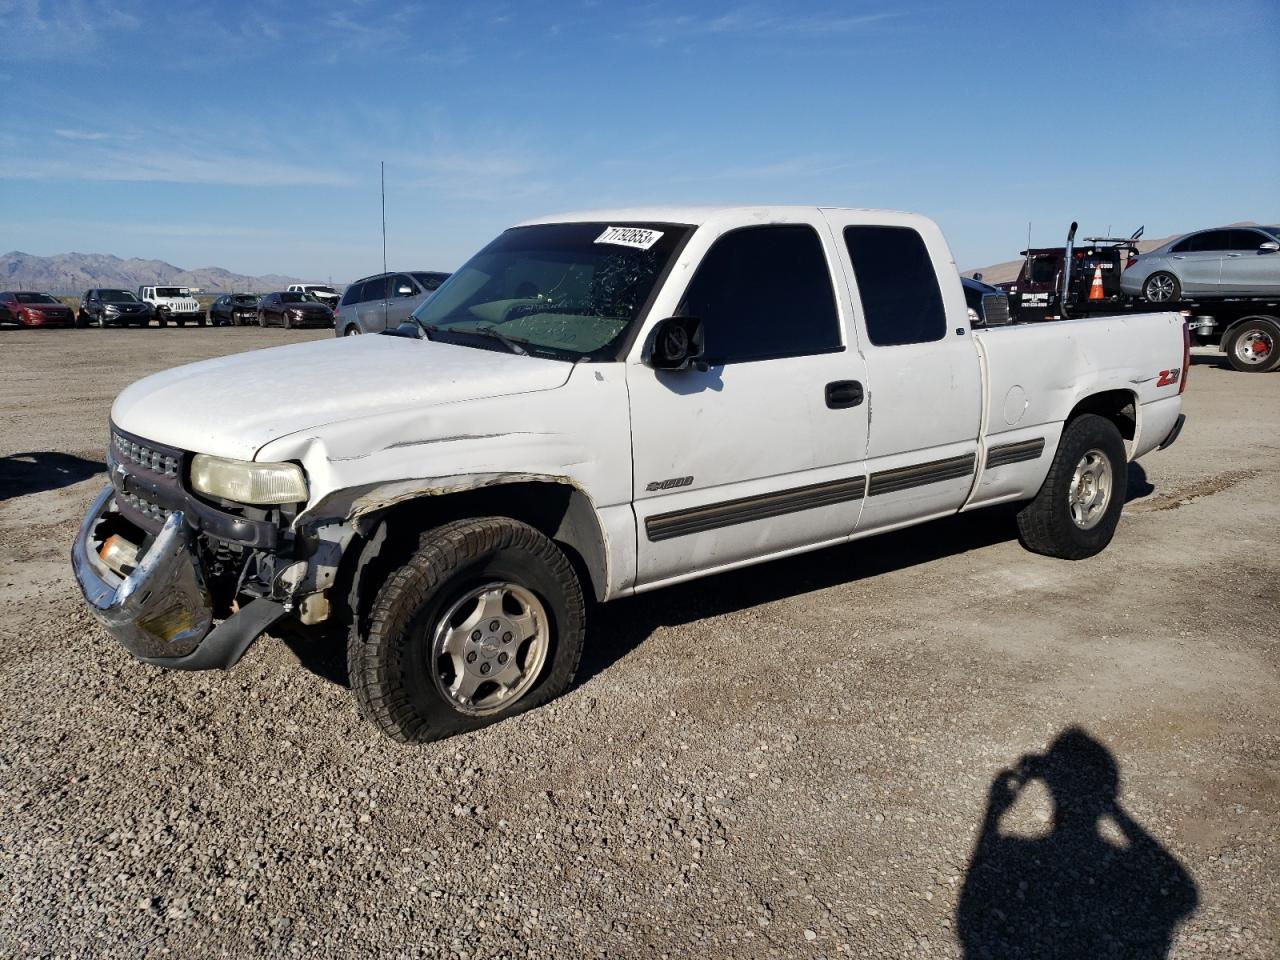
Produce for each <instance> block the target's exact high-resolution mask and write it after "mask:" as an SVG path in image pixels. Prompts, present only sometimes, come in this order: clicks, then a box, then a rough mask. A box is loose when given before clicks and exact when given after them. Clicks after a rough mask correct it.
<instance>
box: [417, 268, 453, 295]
mask: <svg viewBox="0 0 1280 960" xmlns="http://www.w3.org/2000/svg"><path fill="white" fill-rule="evenodd" d="M410 276H412V277H413V279H415V280H417V281H418V283H420V284H422V289H423V290H427V291H431V290H438V289H439V288H440V284H442V283H444V282H445V281H446V280H448V279H449V275H448V274H447V273H419V272H417V271H415V272H414V273H412V274H410Z"/></svg>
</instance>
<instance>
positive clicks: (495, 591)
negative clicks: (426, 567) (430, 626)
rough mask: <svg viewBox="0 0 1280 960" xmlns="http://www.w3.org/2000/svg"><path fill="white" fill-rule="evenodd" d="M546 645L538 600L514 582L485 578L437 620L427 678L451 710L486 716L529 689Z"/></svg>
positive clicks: (546, 631) (547, 631)
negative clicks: (485, 579) (488, 581)
mask: <svg viewBox="0 0 1280 960" xmlns="http://www.w3.org/2000/svg"><path fill="white" fill-rule="evenodd" d="M550 647H551V629H550V623H549V620H548V617H547V611H546V608H545V607H544V606H543V604H542V601H540V600H539V599H538V598H537V597H536V596H534V595H533V594H532V593H531V592H530V591H529V590H527V589H526V588H524V587H522V586H520V585H519V584H516V583H510V582H506V581H502V582H497V583H487V584H485V585H483V586H480V587H476V588H475V589H473V590H469V591H467V592H466V593H465V594H463V595H462V596H461V597H460V598H459V599H458V600H457V601H456V602H454V603H453V604H452V605H451V606H450V607H449V608H448V609H447V610H446V611H445V613H444V615H443V616H441V617H440V619H439V621H438V622H437V624H436V629H435V632H434V635H433V637H432V642H431V678H432V680H433V681H434V683H435V685H436V689H437V690H438V691H439V692H440V694H441V695H442V696H444V697H445V699H447V700H448V701H449V702H450V704H451V705H452V706H453V707H454V709H456V710H458V711H459V712H461V713H465V714H469V715H471V716H488V715H490V714H494V713H497V712H498V711H500V710H505V709H506V708H508V707H510V706H511V705H512V704H514V703H515V702H516V701H517V700H519V699H520V698H521V697H523V696H524V695H525V694H526V693H528V692H529V690H530V688H531V687H532V686H533V684H534V683H535V681H537V679H538V677H539V676H540V675H541V673H542V668H543V666H544V665H545V664H546V661H547V653H548V651H549V650H550Z"/></svg>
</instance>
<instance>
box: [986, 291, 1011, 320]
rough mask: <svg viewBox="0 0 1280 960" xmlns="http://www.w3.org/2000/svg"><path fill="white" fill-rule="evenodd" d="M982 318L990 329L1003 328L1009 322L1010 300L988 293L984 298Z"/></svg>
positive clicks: (1000, 295)
mask: <svg viewBox="0 0 1280 960" xmlns="http://www.w3.org/2000/svg"><path fill="white" fill-rule="evenodd" d="M982 316H983V319H984V320H985V321H986V324H987V326H989V327H1002V326H1005V325H1006V324H1008V322H1009V298H1008V297H1006V296H1004V295H1002V294H998V293H988V294H987V295H986V296H984V297H983V298H982Z"/></svg>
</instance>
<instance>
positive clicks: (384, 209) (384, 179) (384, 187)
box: [378, 160, 388, 330]
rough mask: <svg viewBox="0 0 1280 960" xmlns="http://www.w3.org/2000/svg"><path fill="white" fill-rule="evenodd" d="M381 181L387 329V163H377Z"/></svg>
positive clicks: (385, 319)
mask: <svg viewBox="0 0 1280 960" xmlns="http://www.w3.org/2000/svg"><path fill="white" fill-rule="evenodd" d="M378 171H379V176H380V178H381V180H382V329H383V330H385V329H387V310H388V307H387V161H385V160H379V161H378Z"/></svg>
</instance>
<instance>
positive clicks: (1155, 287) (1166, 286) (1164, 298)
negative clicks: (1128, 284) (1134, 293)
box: [1142, 271, 1182, 303]
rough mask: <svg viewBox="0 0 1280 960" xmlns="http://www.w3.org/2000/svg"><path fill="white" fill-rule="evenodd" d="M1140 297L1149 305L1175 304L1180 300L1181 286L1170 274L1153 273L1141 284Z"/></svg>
mask: <svg viewBox="0 0 1280 960" xmlns="http://www.w3.org/2000/svg"><path fill="white" fill-rule="evenodd" d="M1142 296H1143V298H1144V299H1145V300H1147V301H1148V302H1150V303H1175V302H1176V301H1178V300H1181V299H1182V284H1181V283H1179V282H1178V278H1177V277H1175V276H1174V275H1173V274H1172V273H1165V272H1163V271H1161V272H1158V273H1153V274H1152V275H1151V276H1149V277H1147V279H1146V280H1145V281H1144V282H1143V284H1142Z"/></svg>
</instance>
